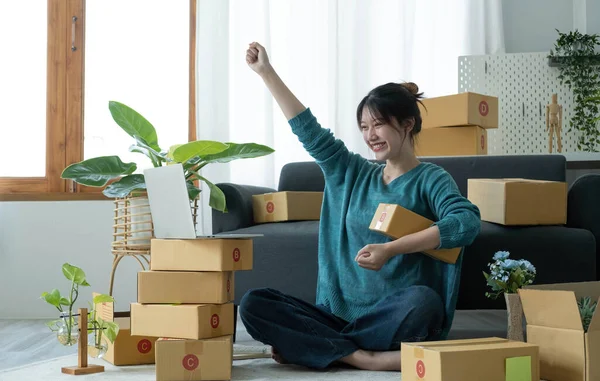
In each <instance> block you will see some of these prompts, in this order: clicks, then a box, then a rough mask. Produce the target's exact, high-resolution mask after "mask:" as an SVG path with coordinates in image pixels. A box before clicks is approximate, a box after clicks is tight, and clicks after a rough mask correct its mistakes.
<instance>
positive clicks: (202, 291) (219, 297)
mask: <svg viewBox="0 0 600 381" xmlns="http://www.w3.org/2000/svg"><path fill="white" fill-rule="evenodd" d="M233 293H234V272H233V271H140V272H138V283H137V302H138V303H141V304H162V303H171V304H173V303H177V304H223V303H227V302H230V301H233V299H234V295H233Z"/></svg>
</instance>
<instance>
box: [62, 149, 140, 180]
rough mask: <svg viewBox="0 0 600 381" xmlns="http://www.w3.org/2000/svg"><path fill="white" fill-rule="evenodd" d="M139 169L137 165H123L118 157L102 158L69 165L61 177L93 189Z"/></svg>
mask: <svg viewBox="0 0 600 381" xmlns="http://www.w3.org/2000/svg"><path fill="white" fill-rule="evenodd" d="M136 169H137V165H136V164H135V163H123V162H122V161H121V159H120V158H119V157H118V156H100V157H95V158H92V159H87V160H83V161H80V162H79V163H74V164H71V165H69V166H68V167H67V168H65V170H64V171H63V173H62V174H61V177H62V178H63V179H70V180H74V181H75V182H77V183H79V184H83V185H88V186H91V187H103V186H105V185H106V184H107V183H108V182H109V181H110V180H112V179H114V178H117V177H119V176H122V175H128V174H131V173H133V172H135V170H136Z"/></svg>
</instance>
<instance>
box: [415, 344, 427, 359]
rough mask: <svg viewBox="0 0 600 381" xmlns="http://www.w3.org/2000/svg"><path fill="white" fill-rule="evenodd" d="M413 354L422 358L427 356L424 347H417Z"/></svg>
mask: <svg viewBox="0 0 600 381" xmlns="http://www.w3.org/2000/svg"><path fill="white" fill-rule="evenodd" d="M413 356H414V357H415V358H417V359H422V358H424V357H425V351H423V348H419V347H415V351H414V353H413Z"/></svg>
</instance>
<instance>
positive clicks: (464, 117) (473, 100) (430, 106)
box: [419, 92, 498, 129]
mask: <svg viewBox="0 0 600 381" xmlns="http://www.w3.org/2000/svg"><path fill="white" fill-rule="evenodd" d="M422 103H423V105H421V104H419V109H420V110H421V118H422V120H423V123H422V125H421V128H423V129H426V128H435V127H452V126H468V125H473V126H480V127H482V128H498V98H497V97H492V96H488V95H483V94H477V93H472V92H465V93H460V94H453V95H446V96H443V97H435V98H427V99H423V100H422Z"/></svg>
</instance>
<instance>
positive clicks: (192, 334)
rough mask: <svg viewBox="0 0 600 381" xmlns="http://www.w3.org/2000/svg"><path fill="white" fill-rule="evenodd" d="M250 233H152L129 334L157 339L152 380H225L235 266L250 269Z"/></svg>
mask: <svg viewBox="0 0 600 381" xmlns="http://www.w3.org/2000/svg"><path fill="white" fill-rule="evenodd" d="M252 244H253V243H252V239H250V238H216V237H204V238H197V239H153V240H152V243H151V250H152V258H151V262H150V270H149V271H141V272H139V273H138V298H137V303H132V304H131V334H132V335H134V336H146V337H154V338H157V340H156V354H155V360H156V380H157V381H161V380H170V381H176V380H229V379H231V367H232V361H233V333H234V327H235V317H234V306H233V302H232V301H233V299H234V291H233V290H234V272H235V271H239V270H251V269H252V259H253V247H252Z"/></svg>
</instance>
